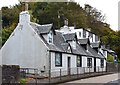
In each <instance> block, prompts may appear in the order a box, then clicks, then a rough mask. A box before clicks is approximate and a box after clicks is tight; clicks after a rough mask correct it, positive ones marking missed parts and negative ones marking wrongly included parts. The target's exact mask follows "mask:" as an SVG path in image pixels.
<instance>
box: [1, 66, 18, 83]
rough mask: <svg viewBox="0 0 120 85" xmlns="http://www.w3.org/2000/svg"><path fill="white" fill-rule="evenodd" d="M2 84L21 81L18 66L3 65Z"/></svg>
mask: <svg viewBox="0 0 120 85" xmlns="http://www.w3.org/2000/svg"><path fill="white" fill-rule="evenodd" d="M1 68H2V83H17V82H19V79H20V68H19V66H16V65H3V66H2V67H1Z"/></svg>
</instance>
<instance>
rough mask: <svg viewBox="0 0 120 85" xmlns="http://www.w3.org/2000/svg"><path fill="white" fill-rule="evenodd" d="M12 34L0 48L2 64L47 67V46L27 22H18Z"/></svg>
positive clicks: (22, 66)
mask: <svg viewBox="0 0 120 85" xmlns="http://www.w3.org/2000/svg"><path fill="white" fill-rule="evenodd" d="M20 24H22V25H23V28H22V29H21V28H20ZM13 34H14V35H13ZM12 35H13V36H12ZM12 35H11V36H10V37H9V39H8V40H7V42H6V43H5V45H4V46H3V47H2V49H1V51H2V58H3V59H2V64H6V65H20V67H21V68H37V69H40V70H43V69H44V66H45V68H46V69H48V65H49V64H48V60H49V57H48V56H49V55H48V54H49V53H48V51H47V50H48V48H47V46H46V45H45V44H44V43H43V41H42V39H41V38H40V37H39V36H38V34H37V33H36V32H35V31H34V29H33V28H32V27H31V26H30V25H29V23H19V24H18V27H16V29H15V30H14V32H13V33H12ZM41 49H42V50H41Z"/></svg>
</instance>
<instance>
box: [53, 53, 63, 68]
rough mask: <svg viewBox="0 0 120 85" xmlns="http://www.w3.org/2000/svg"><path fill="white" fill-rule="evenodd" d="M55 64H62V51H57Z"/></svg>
mask: <svg viewBox="0 0 120 85" xmlns="http://www.w3.org/2000/svg"><path fill="white" fill-rule="evenodd" d="M55 66H62V53H55Z"/></svg>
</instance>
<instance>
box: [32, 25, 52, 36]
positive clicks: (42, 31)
mask: <svg viewBox="0 0 120 85" xmlns="http://www.w3.org/2000/svg"><path fill="white" fill-rule="evenodd" d="M30 25H31V26H32V27H33V28H34V29H35V30H36V31H37V33H38V34H46V33H49V32H50V30H51V29H52V27H53V24H45V25H39V24H36V23H30Z"/></svg>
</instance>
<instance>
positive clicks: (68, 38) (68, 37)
mask: <svg viewBox="0 0 120 85" xmlns="http://www.w3.org/2000/svg"><path fill="white" fill-rule="evenodd" d="M63 36H64V38H65V40H66V41H72V40H75V39H76V35H75V33H69V34H64V35H63Z"/></svg>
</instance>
